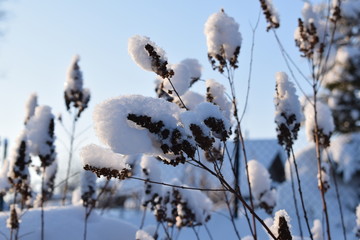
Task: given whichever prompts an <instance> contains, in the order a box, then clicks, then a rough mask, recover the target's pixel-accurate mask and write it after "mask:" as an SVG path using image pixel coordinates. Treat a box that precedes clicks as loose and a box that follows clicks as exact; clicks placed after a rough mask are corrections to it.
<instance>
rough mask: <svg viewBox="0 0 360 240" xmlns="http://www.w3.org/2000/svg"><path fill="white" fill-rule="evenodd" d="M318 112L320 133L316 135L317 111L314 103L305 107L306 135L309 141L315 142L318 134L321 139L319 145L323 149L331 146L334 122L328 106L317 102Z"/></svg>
mask: <svg viewBox="0 0 360 240" xmlns="http://www.w3.org/2000/svg"><path fill="white" fill-rule="evenodd" d="M316 111H317V115H316V116H317V125H318V132H317V133H316V127H315V110H314V104H313V103H309V102H308V103H306V105H305V110H304V114H305V127H306V135H307V139H308V141H310V142H311V141H313V142H315V139H316V134H317V135H318V137H319V144H320V146H322V147H325V148H326V147H328V146H330V137H331V135H332V133H333V131H334V128H335V126H334V121H333V117H332V114H331V111H330V109H329V107H328V106H327V105H325V104H324V103H322V102H320V101H319V100H318V101H316Z"/></svg>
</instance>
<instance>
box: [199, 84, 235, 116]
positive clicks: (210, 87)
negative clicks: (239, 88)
mask: <svg viewBox="0 0 360 240" xmlns="http://www.w3.org/2000/svg"><path fill="white" fill-rule="evenodd" d="M205 85H206V92H207V97H206V98H207V101H208V102H212V103H214V104H216V105H218V106H219V107H220V109H221V111H222V112H223V113H224V116H225V117H226V118H227V119H228V120H230V119H231V110H232V104H231V102H230V101H229V99H228V98H227V96H226V89H225V87H224V85H222V84H220V83H219V82H216V81H215V80H213V79H208V80H206V82H205Z"/></svg>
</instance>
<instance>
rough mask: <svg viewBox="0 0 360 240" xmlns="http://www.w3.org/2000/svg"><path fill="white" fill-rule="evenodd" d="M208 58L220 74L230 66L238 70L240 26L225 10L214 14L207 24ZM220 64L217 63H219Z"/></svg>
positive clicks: (205, 31) (240, 38) (240, 39)
mask: <svg viewBox="0 0 360 240" xmlns="http://www.w3.org/2000/svg"><path fill="white" fill-rule="evenodd" d="M204 33H205V36H206V43H207V48H208V58H209V61H210V63H211V65H212V67H213V69H214V70H215V69H217V70H218V71H219V72H220V73H222V72H224V68H225V67H226V66H227V64H229V65H230V66H231V67H233V68H237V67H238V66H237V63H238V56H239V53H240V48H241V42H242V37H241V34H240V32H239V24H238V23H237V22H236V21H235V20H234V18H232V17H229V16H228V15H227V14H226V13H225V11H224V10H223V9H221V10H220V12H218V13H214V14H212V15H211V16H210V17H209V18H208V20H207V21H206V23H205V30H204ZM216 61H217V62H218V63H217V62H216Z"/></svg>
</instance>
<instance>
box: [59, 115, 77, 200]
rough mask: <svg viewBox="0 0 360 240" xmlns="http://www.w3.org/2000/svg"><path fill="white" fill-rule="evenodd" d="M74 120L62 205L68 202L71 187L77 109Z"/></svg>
mask: <svg viewBox="0 0 360 240" xmlns="http://www.w3.org/2000/svg"><path fill="white" fill-rule="evenodd" d="M73 117H74V118H73V122H72V128H71V133H70V149H69V158H68V165H67V170H66V177H65V185H64V192H63V197H62V205H63V206H64V205H65V203H66V196H67V191H68V187H69V182H68V180H69V176H70V170H71V161H72V157H73V150H74V149H73V147H74V140H75V128H76V121H77V119H78V117H77V110H76V109H74V116H73Z"/></svg>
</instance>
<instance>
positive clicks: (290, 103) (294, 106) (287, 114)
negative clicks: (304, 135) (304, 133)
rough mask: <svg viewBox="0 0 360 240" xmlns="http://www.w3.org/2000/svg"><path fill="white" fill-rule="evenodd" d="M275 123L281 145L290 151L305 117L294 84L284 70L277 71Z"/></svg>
mask: <svg viewBox="0 0 360 240" xmlns="http://www.w3.org/2000/svg"><path fill="white" fill-rule="evenodd" d="M275 90H276V94H275V97H274V103H275V123H276V125H277V127H276V131H277V136H278V140H279V143H280V145H283V146H284V147H285V149H286V150H287V151H288V152H289V151H290V149H291V147H292V146H293V144H294V141H295V140H296V139H297V135H298V131H299V130H300V124H301V121H302V119H303V115H302V113H301V106H300V102H299V98H298V96H297V95H296V89H295V87H294V84H293V83H292V82H291V81H290V80H289V79H288V76H287V74H286V73H284V72H278V73H276V88H275Z"/></svg>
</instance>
